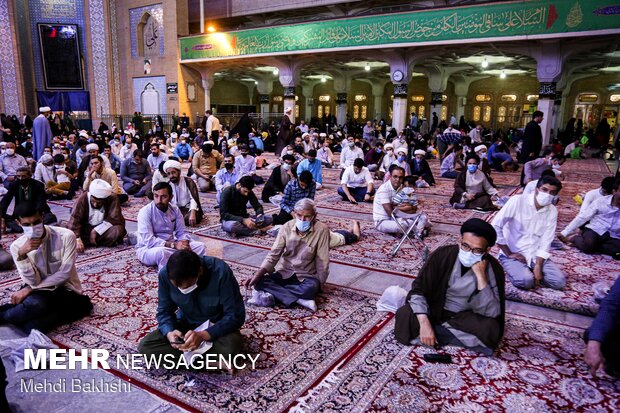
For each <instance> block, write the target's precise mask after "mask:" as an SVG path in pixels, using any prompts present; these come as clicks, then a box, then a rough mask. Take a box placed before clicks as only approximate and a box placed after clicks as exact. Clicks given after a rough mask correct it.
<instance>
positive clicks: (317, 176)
mask: <svg viewBox="0 0 620 413" xmlns="http://www.w3.org/2000/svg"><path fill="white" fill-rule="evenodd" d="M303 171H309V172H310V173H311V174H312V178H313V179H314V182H315V185H316V189H321V187H322V186H323V172H322V171H321V161H319V160H318V159H317V158H316V150H315V149H310V150H309V151H308V156H307V157H306V159H304V160H303V161H301V162H299V165H297V176H299V175H300V174H301V173H302V172H303Z"/></svg>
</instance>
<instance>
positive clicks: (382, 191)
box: [372, 181, 398, 225]
mask: <svg viewBox="0 0 620 413" xmlns="http://www.w3.org/2000/svg"><path fill="white" fill-rule="evenodd" d="M397 189H398V188H396V189H394V187H393V186H392V183H391V182H390V181H387V182H384V183H383V184H382V185H381V186H380V187H379V189H377V193H376V194H375V200H374V201H373V203H372V219H373V221H375V225H376V224H378V223H379V222H381V221H384V220H386V219H392V218H391V217H390V216H389V215H388V213H387V211H386V210H385V208H384V207H383V204H391V203H392V200H393V199H394V195H395V194H396V190H397Z"/></svg>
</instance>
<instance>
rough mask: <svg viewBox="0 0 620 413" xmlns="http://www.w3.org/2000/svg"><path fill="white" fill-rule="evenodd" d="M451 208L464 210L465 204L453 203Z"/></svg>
mask: <svg viewBox="0 0 620 413" xmlns="http://www.w3.org/2000/svg"><path fill="white" fill-rule="evenodd" d="M452 206H453V207H454V209H465V202H455V203H454V204H453V205H452Z"/></svg>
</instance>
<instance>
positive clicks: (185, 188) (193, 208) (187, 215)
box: [153, 161, 203, 227]
mask: <svg viewBox="0 0 620 413" xmlns="http://www.w3.org/2000/svg"><path fill="white" fill-rule="evenodd" d="M164 172H165V173H166V175H167V177H168V179H169V182H170V186H171V187H172V200H171V202H172V203H173V204H175V205H176V206H177V207H178V208H179V210H180V211H181V214H183V221H184V222H185V225H188V226H190V227H193V226H196V225H198V224H200V221H202V216H203V212H202V206H201V205H200V197H199V195H198V188H197V186H196V183H195V182H194V180H193V179H191V178H190V177H188V176H181V163H180V162H179V161H166V162H165V163H164ZM153 190H154V188H153Z"/></svg>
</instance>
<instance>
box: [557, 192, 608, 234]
mask: <svg viewBox="0 0 620 413" xmlns="http://www.w3.org/2000/svg"><path fill="white" fill-rule="evenodd" d="M612 199H613V195H607V196H604V197H601V198H599V199H597V200H595V201H594V202H592V203H591V204H590V205H588V207H587V208H585V209H584V208H583V207H582V208H581V210H580V211H579V214H577V216H576V217H575V219H573V220H572V221H571V222H570V224H568V225H567V226H566V228H564V231H562V232H561V234H562V235H563V236H565V237H567V236H568V235H569V234H570V233H571V232H573V231H574V230H576V229H577V228H579V227H580V226H582V225H583V224H585V223H586V222H588V221H590V223H589V224H588V225H586V228H590V229H591V230H592V231H594V232H596V233H597V234H598V235H603V234H604V233H606V232H609V235H610V236H611V237H612V238H616V239H620V208H616V207H614V206H612V205H611V202H612Z"/></svg>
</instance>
